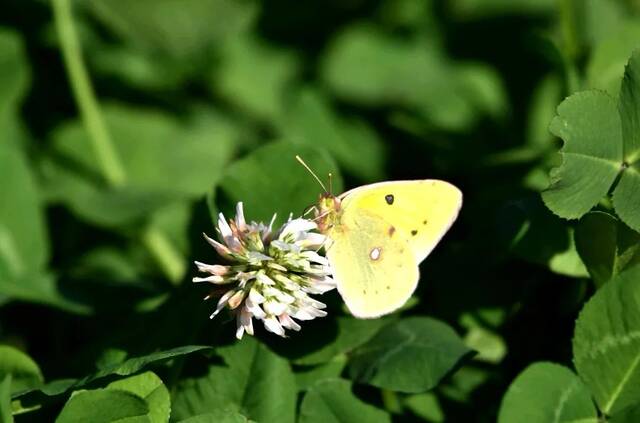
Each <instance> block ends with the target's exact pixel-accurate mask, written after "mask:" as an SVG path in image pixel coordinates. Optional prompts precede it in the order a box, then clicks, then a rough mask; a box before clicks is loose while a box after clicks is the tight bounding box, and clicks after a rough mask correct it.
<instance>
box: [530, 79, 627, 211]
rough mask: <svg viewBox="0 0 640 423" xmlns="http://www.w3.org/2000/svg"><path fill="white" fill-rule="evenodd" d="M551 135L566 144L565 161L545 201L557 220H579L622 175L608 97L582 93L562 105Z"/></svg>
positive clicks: (616, 127) (617, 118)
mask: <svg viewBox="0 0 640 423" xmlns="http://www.w3.org/2000/svg"><path fill="white" fill-rule="evenodd" d="M550 130H551V132H553V133H554V134H555V135H557V136H559V137H560V138H562V139H563V140H564V147H563V148H562V150H561V151H560V153H561V155H562V160H563V161H562V165H561V166H560V167H559V168H556V169H554V170H553V171H552V172H551V184H550V186H549V188H547V190H546V191H544V192H543V193H542V199H543V200H544V202H545V204H546V205H547V207H549V208H550V209H551V211H553V212H554V213H556V214H557V215H558V216H560V217H564V218H566V219H575V218H578V217H581V216H582V215H584V214H585V213H586V212H588V211H589V210H590V209H591V208H592V207H593V206H595V205H596V204H597V203H598V201H600V200H601V199H602V197H604V196H605V194H606V193H607V192H608V191H609V189H610V188H611V185H612V184H613V181H614V180H615V179H616V176H617V175H618V172H619V171H620V166H621V165H622V130H621V124H620V116H619V114H618V110H617V108H616V104H615V102H614V100H613V99H612V98H611V97H609V96H608V95H607V94H605V93H602V92H598V91H584V92H580V93H577V94H574V95H572V96H571V97H569V98H567V99H566V100H564V101H563V102H562V103H561V104H560V106H558V115H557V116H556V117H555V118H554V119H553V121H552V122H551V126H550Z"/></svg>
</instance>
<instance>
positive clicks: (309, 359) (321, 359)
mask: <svg viewBox="0 0 640 423" xmlns="http://www.w3.org/2000/svg"><path fill="white" fill-rule="evenodd" d="M336 323H337V325H338V328H337V333H336V337H335V339H334V340H333V341H332V342H326V343H324V344H323V345H322V346H321V347H320V348H319V349H316V350H315V351H311V352H309V353H307V354H305V355H303V356H301V357H298V358H296V359H295V360H294V361H293V362H294V363H295V364H300V365H305V366H309V365H314V364H322V363H326V362H329V361H331V360H332V359H334V358H336V357H338V356H340V355H342V354H345V353H346V354H348V353H349V352H351V351H352V350H353V349H354V348H356V347H358V346H360V345H362V344H363V343H365V342H366V341H368V340H369V339H371V337H372V336H373V335H375V333H376V332H377V331H378V330H380V328H381V327H382V326H384V325H386V324H388V323H389V321H388V320H386V319H367V320H363V319H354V318H353V317H338V318H337V319H336Z"/></svg>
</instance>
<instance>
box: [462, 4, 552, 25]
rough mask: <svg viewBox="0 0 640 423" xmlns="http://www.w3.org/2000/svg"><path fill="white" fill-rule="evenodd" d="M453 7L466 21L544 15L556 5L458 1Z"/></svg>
mask: <svg viewBox="0 0 640 423" xmlns="http://www.w3.org/2000/svg"><path fill="white" fill-rule="evenodd" d="M452 6H453V8H452V12H453V13H455V15H456V17H457V18H458V19H461V20H463V21H466V20H473V19H482V18H485V19H487V18H488V17H493V16H497V17H500V16H504V15H509V14H513V13H517V14H531V15H544V14H547V13H550V12H551V11H552V10H553V9H554V8H555V7H556V3H555V2H553V1H552V0H515V1H514V0H458V1H456V2H455V3H453V4H452Z"/></svg>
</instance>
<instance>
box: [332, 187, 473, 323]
mask: <svg viewBox="0 0 640 423" xmlns="http://www.w3.org/2000/svg"><path fill="white" fill-rule="evenodd" d="M341 199H342V204H341V211H340V212H339V222H338V224H337V225H335V227H333V228H332V229H331V230H330V231H329V233H328V235H329V239H330V240H331V244H330V245H329V247H328V250H327V257H328V258H329V261H330V262H331V265H332V268H333V272H334V278H335V280H336V283H337V286H338V291H339V292H340V295H341V296H342V298H343V300H344V301H345V303H346V304H347V307H348V308H349V310H350V311H351V313H352V314H353V315H354V316H356V317H361V318H372V317H378V316H381V315H384V314H388V313H391V312H392V311H394V310H397V309H398V308H400V307H401V306H402V305H403V304H404V303H405V302H406V301H407V300H408V299H409V297H410V296H411V294H412V293H413V291H414V290H415V288H416V286H417V283H418V280H419V278H420V274H419V269H418V264H419V263H420V262H421V261H422V260H424V258H425V257H427V255H429V253H430V252H431V251H432V250H433V248H434V247H435V246H436V244H437V243H438V242H439V241H440V239H441V238H442V237H443V236H444V234H445V233H446V232H447V230H448V229H449V228H450V227H451V225H452V224H453V221H454V220H455V219H456V217H457V216H458V212H459V211H460V207H461V205H462V193H461V192H460V190H459V189H457V188H456V187H455V186H453V185H451V184H450V183H448V182H444V181H438V180H419V181H394V182H381V183H377V184H372V185H366V186H363V187H360V188H356V189H354V190H351V191H348V192H347V193H345V194H343V195H341Z"/></svg>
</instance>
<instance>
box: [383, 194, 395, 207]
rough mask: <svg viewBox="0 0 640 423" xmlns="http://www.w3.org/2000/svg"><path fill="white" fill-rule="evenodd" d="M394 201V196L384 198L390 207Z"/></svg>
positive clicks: (388, 195)
mask: <svg viewBox="0 0 640 423" xmlns="http://www.w3.org/2000/svg"><path fill="white" fill-rule="evenodd" d="M393 200H395V198H394V197H393V194H387V195H385V196H384V201H386V202H387V204H389V205H391V204H393Z"/></svg>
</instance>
